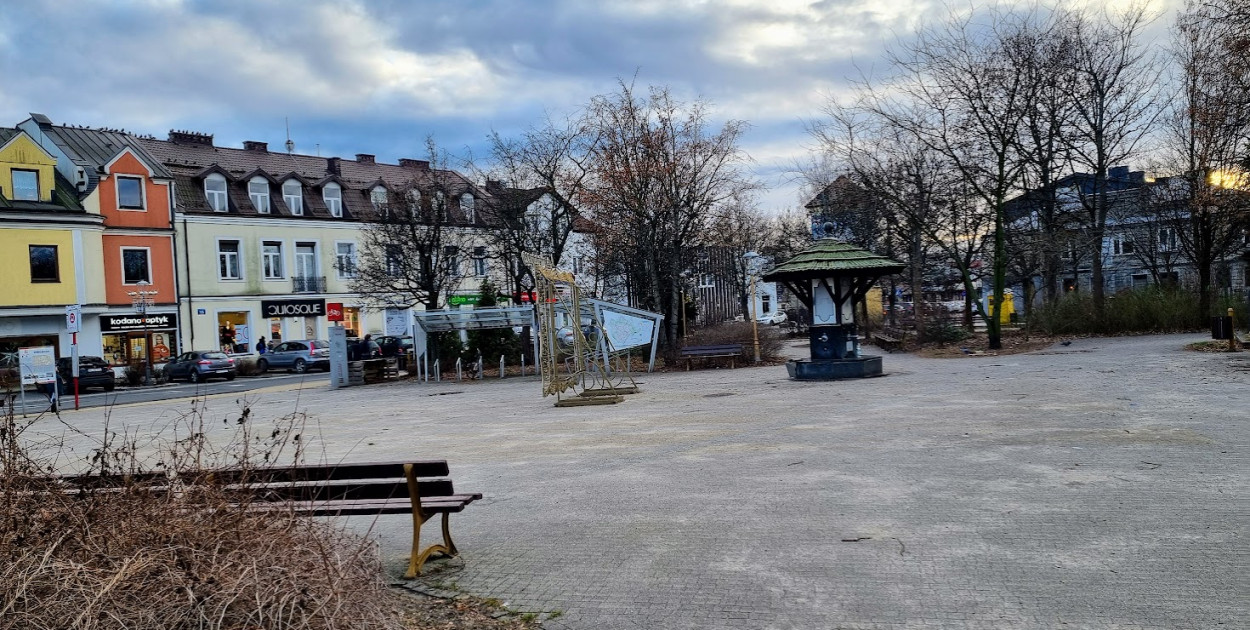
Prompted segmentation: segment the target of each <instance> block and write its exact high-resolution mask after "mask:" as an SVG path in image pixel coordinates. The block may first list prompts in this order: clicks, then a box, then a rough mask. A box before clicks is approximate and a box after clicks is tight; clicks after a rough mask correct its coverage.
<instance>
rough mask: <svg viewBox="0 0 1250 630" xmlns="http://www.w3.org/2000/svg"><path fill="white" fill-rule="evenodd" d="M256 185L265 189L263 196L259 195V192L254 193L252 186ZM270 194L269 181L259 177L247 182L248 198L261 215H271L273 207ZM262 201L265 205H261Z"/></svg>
mask: <svg viewBox="0 0 1250 630" xmlns="http://www.w3.org/2000/svg"><path fill="white" fill-rule="evenodd" d="M254 184H261V185H263V186H264V187H265V192H264V193H263V194H262V193H258V192H252V186H253V185H254ZM269 194H270V191H269V180H267V179H265V178H264V177H261V176H259V175H257V176H256V177H253V178H251V179H249V180H247V198H248V199H251V200H252V207H253V208H256V211H257V212H259V213H261V214H269V210H270V207H271V206H270V204H269ZM261 201H263V202H264V203H261Z"/></svg>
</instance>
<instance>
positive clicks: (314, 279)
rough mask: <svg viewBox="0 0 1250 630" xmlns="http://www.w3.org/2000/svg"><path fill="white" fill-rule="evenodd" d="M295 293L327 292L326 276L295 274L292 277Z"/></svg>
mask: <svg viewBox="0 0 1250 630" xmlns="http://www.w3.org/2000/svg"><path fill="white" fill-rule="evenodd" d="M291 283H292V285H293V287H292V290H293V291H294V292H295V293H325V292H326V277H325V276H294V277H292V278H291Z"/></svg>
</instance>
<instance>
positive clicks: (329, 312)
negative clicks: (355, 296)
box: [326, 302, 343, 322]
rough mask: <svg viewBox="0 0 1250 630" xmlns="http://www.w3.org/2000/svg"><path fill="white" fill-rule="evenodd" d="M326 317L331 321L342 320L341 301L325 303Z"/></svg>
mask: <svg viewBox="0 0 1250 630" xmlns="http://www.w3.org/2000/svg"><path fill="white" fill-rule="evenodd" d="M326 319H327V320H329V321H332V322H341V321H343V303H342V302H330V303H329V304H326Z"/></svg>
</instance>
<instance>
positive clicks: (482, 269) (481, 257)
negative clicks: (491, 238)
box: [473, 245, 490, 278]
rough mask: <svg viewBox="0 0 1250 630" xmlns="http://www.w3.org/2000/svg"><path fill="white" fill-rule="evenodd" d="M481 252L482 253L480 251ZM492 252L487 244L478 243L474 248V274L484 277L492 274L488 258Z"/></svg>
mask: <svg viewBox="0 0 1250 630" xmlns="http://www.w3.org/2000/svg"><path fill="white" fill-rule="evenodd" d="M479 252H480V253H479ZM489 258H490V253H489V251H488V250H487V249H486V247H485V246H482V245H478V246H476V247H474V248H473V275H474V276H477V277H479V278H483V277H485V276H487V275H489V274H490V266H489V264H488V263H487V260H488V259H489Z"/></svg>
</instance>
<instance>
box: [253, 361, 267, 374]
mask: <svg viewBox="0 0 1250 630" xmlns="http://www.w3.org/2000/svg"><path fill="white" fill-rule="evenodd" d="M256 371H257V372H259V373H261V374H264V373H265V372H267V371H269V362H268V361H266V360H264V359H260V360H258V361H257V362H256Z"/></svg>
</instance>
